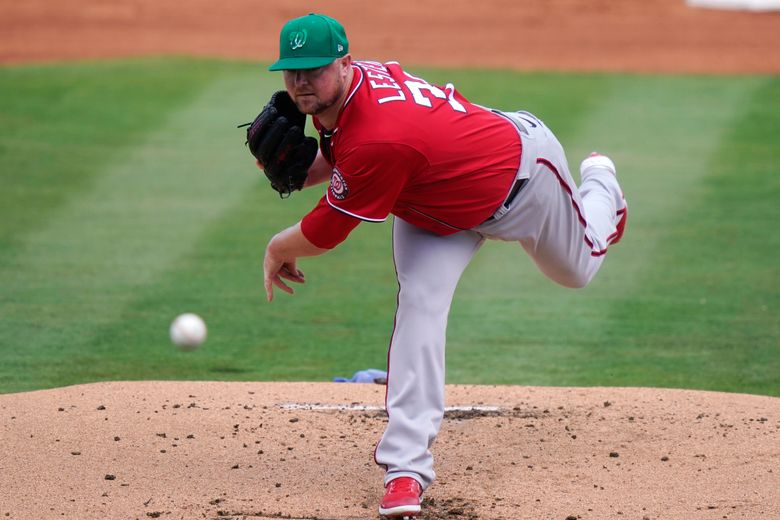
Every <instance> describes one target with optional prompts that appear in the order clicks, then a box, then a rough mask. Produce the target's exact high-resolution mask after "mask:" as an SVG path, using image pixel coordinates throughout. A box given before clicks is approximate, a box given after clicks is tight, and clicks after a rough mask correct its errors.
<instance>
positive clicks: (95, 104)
mask: <svg viewBox="0 0 780 520" xmlns="http://www.w3.org/2000/svg"><path fill="white" fill-rule="evenodd" d="M264 70H265V69H264V67H260V66H258V65H257V64H249V63H243V62H220V61H211V60H193V59H144V60H130V61H122V62H105V63H78V64H67V65H46V66H14V67H4V68H0V180H1V181H2V189H0V392H16V391H25V390H32V389H39V388H49V387H56V386H63V385H68V384H74V383H84V382H92V381H101V380H138V379H182V380H194V379H202V380H317V381H325V380H330V379H331V378H332V377H334V376H337V375H342V376H349V375H351V374H352V373H353V372H354V371H355V370H359V369H363V368H369V367H374V368H384V367H385V362H386V348H387V343H388V339H389V334H390V331H391V327H392V323H393V312H394V309H395V293H396V289H397V286H396V283H395V277H394V271H393V265H392V260H391V251H390V228H391V226H390V223H389V222H388V223H385V224H376V225H370V224H362V225H361V226H360V227H358V229H357V230H356V231H355V232H354V233H353V235H352V236H351V238H350V240H348V241H347V242H346V243H344V244H343V245H342V246H340V247H339V248H338V249H336V250H334V251H333V252H331V253H329V254H327V255H325V256H323V257H320V258H316V259H308V260H303V261H302V263H301V267H302V268H303V269H304V270H305V271H306V275H307V280H308V282H307V284H306V285H305V286H302V287H300V288H298V291H297V293H296V295H295V296H294V297H289V296H288V295H286V294H281V293H280V294H279V295H278V297H277V298H276V299H275V301H274V302H273V304H268V303H266V302H265V299H264V293H263V289H262V271H261V263H262V255H263V251H264V248H265V244H266V242H267V240H268V239H269V238H270V236H271V235H272V234H273V233H275V232H276V231H277V230H279V229H281V228H282V227H285V226H287V225H289V224H292V223H293V222H295V221H296V220H297V219H298V218H299V217H300V216H302V215H303V214H304V213H305V212H306V211H308V209H309V208H310V207H312V206H313V204H314V203H315V202H316V200H317V199H318V198H319V196H321V190H310V191H312V192H311V193H296V194H295V195H294V196H293V197H292V199H290V200H286V201H282V200H280V199H279V198H278V196H276V194H275V193H274V192H272V191H271V189H270V188H269V187H268V185H267V182H266V181H265V179H264V177H263V176H262V173H261V172H259V170H257V169H256V168H255V166H254V165H253V162H252V160H251V157H250V156H249V154H248V152H247V151H246V149H245V148H244V146H243V135H244V134H243V130H239V129H236V124H238V123H243V122H246V121H248V120H251V119H252V117H253V116H254V115H255V113H256V112H257V111H259V109H260V108H261V107H262V105H263V104H264V102H265V100H266V99H267V98H268V96H269V95H270V93H271V92H272V91H274V90H276V89H278V88H280V86H281V78H280V77H279V76H276V75H272V74H270V73H266V72H264ZM412 70H413V72H415V73H418V74H421V75H423V76H424V77H426V78H427V79H428V80H429V81H431V82H436V83H441V82H445V81H453V82H454V83H455V85H456V86H457V87H458V88H459V89H460V90H461V91H462V92H464V93H465V94H466V95H467V96H468V97H469V98H470V99H472V100H473V101H475V102H478V103H480V104H483V105H490V106H495V107H497V108H504V109H521V108H522V109H527V110H530V111H532V112H534V113H535V114H537V115H538V116H539V117H541V118H542V119H543V120H545V122H546V123H547V124H548V125H549V126H550V127H551V128H553V130H554V131H555V132H556V133H557V135H558V136H559V138H560V140H561V141H562V142H563V144H564V146H565V147H566V149H567V153H568V156H569V160H570V164H571V166H572V169H573V170H576V169H577V166H578V164H579V161H580V160H581V158H582V157H584V156H585V155H586V154H587V153H588V152H589V151H591V150H592V149H598V150H600V151H604V152H605V153H609V154H610V155H612V156H613V158H614V159H615V161H616V163H617V165H618V169H619V175H620V178H621V182H622V185H623V187H624V190H625V192H626V197H627V199H628V201H629V205H630V220H629V227H628V231H627V233H626V237H625V238H624V239H623V242H621V244H619V245H618V246H616V247H615V248H614V249H613V250H611V251H610V254H609V255H608V257H607V259H606V262H605V264H604V266H603V269H602V271H601V272H600V273H599V276H598V277H597V278H596V280H595V281H594V283H592V284H591V285H590V286H589V287H588V288H587V289H584V290H580V291H572V290H567V289H563V288H559V287H557V286H555V285H554V284H553V283H552V282H549V281H548V280H546V279H545V278H544V277H542V276H541V275H540V274H539V273H538V272H537V271H536V269H535V267H534V266H533V265H532V264H531V263H530V261H529V260H528V259H527V258H526V257H525V255H524V253H523V251H522V249H521V248H520V247H519V246H514V245H511V244H499V243H489V244H487V245H486V246H485V247H483V249H482V250H481V251H480V253H479V254H478V256H477V257H476V258H475V260H474V262H473V263H472V265H471V266H469V268H468V270H467V271H466V273H465V275H464V278H463V280H462V282H461V285H460V287H459V289H458V292H457V294H456V300H455V302H454V304H453V308H452V314H451V317H450V326H449V342H448V350H447V364H448V382H449V383H488V384H520V385H554V386H593V385H599V386H602V385H604V386H653V387H676V388H694V389H707V390H723V391H734V392H748V393H757V394H766V395H776V396H780V314H779V313H778V310H779V308H780V268H779V267H778V266H780V261H778V258H780V233H779V232H778V225H780V205H779V204H778V202H777V200H778V197H779V196H780V175H778V164H780V145H779V144H778V143H779V142H780V141H779V140H778V139H779V138H780V94H778V93H780V77H777V76H770V77H767V76H764V77H749V76H743V77H717V76H713V77H703V76H702V77H698V76H684V77H683V76H680V77H675V76H640V75H564V74H536V73H535V74H530V73H525V74H524V73H510V72H498V71H443V70H428V69H422V68H413V69H412ZM187 311H189V312H196V313H199V314H201V315H202V316H203V317H204V318H205V319H206V322H207V324H208V326H209V340H208V341H207V343H206V344H205V345H204V346H203V347H202V348H201V349H200V350H199V351H197V352H194V353H182V352H179V351H177V350H176V349H174V348H173V347H172V346H171V345H170V342H169V340H168V326H169V323H170V321H171V320H172V319H173V317H175V316H176V315H177V314H179V313H181V312H187Z"/></svg>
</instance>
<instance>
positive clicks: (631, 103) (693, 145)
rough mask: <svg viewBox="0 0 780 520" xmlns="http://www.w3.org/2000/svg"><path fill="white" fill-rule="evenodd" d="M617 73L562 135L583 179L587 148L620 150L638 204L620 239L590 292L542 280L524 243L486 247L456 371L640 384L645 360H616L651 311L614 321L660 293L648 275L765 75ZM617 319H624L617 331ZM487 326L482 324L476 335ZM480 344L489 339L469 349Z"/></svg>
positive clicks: (461, 332) (467, 304) (649, 322)
mask: <svg viewBox="0 0 780 520" xmlns="http://www.w3.org/2000/svg"><path fill="white" fill-rule="evenodd" d="M611 82H612V84H611V85H609V88H608V89H606V90H605V92H604V93H603V103H602V104H601V105H600V106H598V107H597V109H596V110H594V111H592V112H590V113H589V114H586V115H585V116H584V117H582V118H581V119H579V123H580V125H579V128H577V127H576V125H575V126H572V129H573V130H574V132H573V133H571V134H569V135H567V134H566V133H564V134H563V135H560V137H561V140H562V142H563V143H564V146H565V147H566V148H567V151H568V155H569V162H570V167H571V168H572V170H573V174H574V176H575V179H578V177H579V176H578V167H579V162H580V160H581V159H582V158H583V157H584V156H585V155H586V153H587V152H588V151H590V150H593V149H598V150H603V151H604V152H605V153H609V154H610V155H612V156H613V157H614V158H615V160H616V162H617V165H618V170H619V176H620V179H621V183H622V185H623V187H624V190H625V192H626V195H627V197H628V200H629V204H630V215H631V217H630V224H629V226H630V228H629V232H628V233H627V235H626V238H625V239H624V242H622V243H621V244H619V245H618V246H616V247H615V248H614V249H612V250H611V251H610V253H609V254H608V256H607V259H606V261H605V265H604V268H603V270H602V272H600V273H599V275H598V276H597V278H596V280H595V281H594V283H592V284H591V285H590V286H589V287H588V288H587V289H586V290H584V291H571V290H567V289H563V288H559V287H557V286H555V285H554V284H552V283H551V282H549V281H548V280H546V279H544V278H543V277H542V276H541V275H540V274H538V273H537V272H536V268H535V266H533V264H532V263H531V262H530V261H528V260H527V259H526V258H524V253H523V252H522V250H521V249H520V248H519V246H515V245H501V246H500V247H495V245H494V244H488V246H487V247H485V248H483V250H482V251H481V252H480V254H479V256H478V258H477V260H476V261H475V262H474V265H472V267H471V268H470V270H469V271H467V273H466V276H465V277H464V281H463V284H462V287H461V291H462V294H461V298H460V299H459V300H458V302H456V305H455V306H454V309H453V319H452V323H453V327H451V331H454V334H452V335H453V336H454V337H455V341H451V347H452V346H454V348H451V349H450V352H451V353H453V352H456V353H459V352H463V363H462V364H460V363H458V361H457V357H456V356H452V355H451V356H450V360H451V362H452V364H453V365H454V367H453V368H454V369H453V370H452V371H451V374H452V375H453V379H456V380H463V381H467V382H511V383H528V384H569V385H578V384H616V383H619V382H624V381H626V380H632V381H634V382H636V381H637V379H636V376H637V374H638V373H640V372H641V370H642V365H638V366H635V367H634V371H633V372H632V373H631V374H630V375H628V374H626V373H623V372H621V371H619V370H615V367H616V366H620V365H621V362H620V358H621V352H622V350H621V349H622V348H623V346H624V343H625V342H626V341H630V339H631V338H632V331H633V330H642V328H643V327H644V328H646V327H654V326H655V325H654V323H653V317H652V316H639V315H637V316H633V317H631V316H629V317H626V316H624V315H622V314H619V316H620V317H619V320H621V321H620V323H619V324H617V325H616V321H617V320H618V317H617V316H618V315H616V313H619V310H620V309H621V308H622V307H623V306H624V305H625V302H626V301H627V300H628V301H633V300H636V299H642V298H644V297H647V296H652V295H653V294H654V288H653V286H652V285H650V286H648V285H647V284H648V283H650V284H652V283H653V281H648V280H647V279H646V278H645V277H644V276H642V273H643V272H644V271H645V270H647V269H649V268H651V267H652V266H653V265H654V264H655V262H656V260H655V258H654V257H655V252H656V251H657V250H658V249H659V248H663V247H666V246H667V244H666V243H665V239H666V237H665V236H664V233H665V229H666V227H667V226H670V225H672V224H673V223H674V222H675V221H676V220H677V219H679V218H684V217H685V215H686V212H687V211H688V205H689V204H691V203H692V202H693V201H694V200H695V199H691V197H695V196H696V193H697V190H696V187H697V185H698V183H700V182H701V181H702V179H703V178H704V177H705V176H706V175H707V173H708V171H709V170H708V168H709V166H710V161H711V157H712V155H713V154H714V153H715V152H716V151H717V147H718V145H719V144H720V142H721V139H722V137H723V136H724V134H725V133H726V132H727V131H728V128H729V125H730V124H732V123H733V122H734V120H735V119H736V118H737V117H738V116H739V115H740V107H744V102H745V101H746V100H749V99H750V95H751V93H752V92H753V91H754V90H755V89H756V87H757V86H758V85H760V81H758V80H751V79H748V80H742V79H735V80H729V79H715V80H711V79H707V78H663V77H661V78H652V77H648V78H644V77H612V80H611ZM713 84H714V85H715V86H714V87H713ZM703 93H704V94H707V93H709V96H707V95H704V96H703V95H702V94H703ZM691 107H694V108H691ZM680 114H686V115H685V117H681V115H680ZM539 115H540V117H542V118H543V119H548V118H546V116H545V114H544V113H542V114H539ZM671 267H672V268H673V266H671ZM495 296H498V298H499V301H500V302H501V303H500V305H501V307H502V310H501V312H500V315H499V316H495V315H494V314H492V312H494V311H495V309H494V307H493V306H491V305H489V302H488V301H486V300H489V299H491V298H493V297H495ZM483 309H487V311H485V310H483ZM475 314H476V315H478V316H480V317H481V320H478V322H481V323H485V324H487V325H488V326H487V327H478V328H476V327H473V326H469V325H465V326H458V325H456V324H457V323H459V321H460V320H459V319H458V317H461V318H462V319H463V321H464V323H466V324H468V323H470V319H471V318H470V317H472V316H474V315H475ZM626 319H630V323H628V324H627V323H626V322H625V321H624V320H626ZM616 326H617V327H622V331H621V333H620V334H616V330H615V327H616ZM633 327H638V329H634V328H633ZM485 328H487V329H488V331H487V332H486V333H484V334H480V332H478V331H483V330H484V329H485ZM493 331H496V332H493ZM511 331H513V333H511ZM637 333H639V332H637ZM480 343H481V345H482V347H481V348H474V347H472V346H471V345H478V344H480ZM486 351H487V352H489V353H490V354H489V355H485V352H486ZM453 358H454V359H453ZM474 367H478V368H477V369H476V370H475V368H474ZM508 367H513V369H509V370H507V368H508ZM656 375H657V376H659V377H660V379H655V380H654V383H655V384H657V385H662V384H663V377H662V376H663V374H656Z"/></svg>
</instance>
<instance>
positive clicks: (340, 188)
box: [330, 168, 349, 200]
mask: <svg viewBox="0 0 780 520" xmlns="http://www.w3.org/2000/svg"><path fill="white" fill-rule="evenodd" d="M330 192H331V193H332V194H333V196H334V197H336V199H338V200H344V199H345V198H347V195H349V188H348V187H347V181H345V180H344V176H343V175H341V172H340V171H338V170H337V169H336V168H333V176H332V177H331V178H330Z"/></svg>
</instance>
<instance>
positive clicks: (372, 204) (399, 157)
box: [325, 142, 427, 222]
mask: <svg viewBox="0 0 780 520" xmlns="http://www.w3.org/2000/svg"><path fill="white" fill-rule="evenodd" d="M426 166H427V161H426V159H425V157H424V156H423V155H422V154H421V153H420V152H418V151H417V150H415V149H414V148H412V147H410V146H408V145H403V144H399V143H386V142H375V143H360V144H359V145H356V146H354V147H351V148H349V149H346V150H344V151H343V152H341V153H340V154H339V157H338V159H337V160H336V167H335V168H333V175H332V177H331V180H330V186H329V187H328V191H327V192H326V195H325V198H326V201H327V203H328V204H330V206H332V207H333V208H335V209H336V210H338V211H340V212H342V213H345V214H347V215H350V216H352V217H355V218H359V219H360V220H366V221H369V222H383V221H384V220H385V219H386V218H387V216H388V215H389V214H390V212H391V211H392V209H393V207H394V206H395V203H396V200H397V199H398V195H399V194H400V193H401V190H403V188H404V186H405V185H406V183H407V181H408V179H409V177H410V175H411V174H412V173H413V172H415V171H419V170H421V169H423V168H425V167H426Z"/></svg>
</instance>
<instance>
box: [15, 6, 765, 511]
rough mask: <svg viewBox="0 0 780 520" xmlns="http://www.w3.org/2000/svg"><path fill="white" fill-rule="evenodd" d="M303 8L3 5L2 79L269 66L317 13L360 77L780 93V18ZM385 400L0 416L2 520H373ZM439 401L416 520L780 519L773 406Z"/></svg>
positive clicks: (154, 399)
mask: <svg viewBox="0 0 780 520" xmlns="http://www.w3.org/2000/svg"><path fill="white" fill-rule="evenodd" d="M295 5H302V4H294V3H292V2H263V3H262V4H261V3H258V2H252V1H250V0H231V1H229V2H210V1H207V0H191V1H190V2H187V3H186V4H182V3H180V2H173V1H171V0H164V1H155V0H125V1H123V2H121V3H120V2H106V1H103V0H62V1H58V2H48V1H44V0H26V1H25V2H12V1H10V0H2V1H0V63H22V62H31V61H35V62H42V61H58V60H63V59H65V60H67V59H96V58H109V57H125V56H143V55H158V54H185V55H197V56H218V57H231V58H239V59H251V60H265V61H269V60H271V59H273V58H274V57H275V53H276V42H277V34H278V30H279V27H280V25H281V24H282V23H283V22H284V21H285V20H286V19H288V18H291V17H293V16H298V15H300V14H303V13H305V12H307V11H309V10H311V11H323V12H327V13H328V14H331V15H333V16H335V17H337V18H339V19H340V20H341V21H342V22H344V24H345V26H346V27H347V30H348V34H349V36H350V40H351V42H352V51H353V54H354V55H355V56H356V57H358V58H369V59H377V60H390V59H394V60H399V61H401V62H402V63H404V64H426V65H439V66H472V67H506V68H512V69H520V70H567V71H630V72H687V73H689V72H693V73H768V74H777V73H778V72H780V13H765V14H756V13H744V12H726V11H707V10H701V9H691V8H688V7H686V6H685V5H684V3H683V2H682V1H677V0H652V1H650V0H621V1H620V2H617V1H610V0H549V1H546V2H517V1H513V0H485V1H482V2H479V3H478V5H477V4H474V3H471V2H457V1H452V0H449V1H446V2H445V1H443V0H432V1H428V2H411V1H408V0H405V1H398V2H392V3H390V2H376V3H372V4H370V7H367V6H366V4H364V3H362V2H357V1H354V0H353V1H347V0H335V1H329V2H325V1H317V2H308V3H306V4H305V7H304V8H298V7H296V6H295ZM258 9H260V10H261V11H262V12H258ZM383 396H384V388H383V387H380V386H376V385H351V384H340V385H338V384H326V383H316V384H307V383H194V382H181V383H173V382H169V383H159V382H145V383H100V384H92V385H83V386H74V387H67V388H62V389H55V390H45V391H38V392H29V393H23V394H7V395H0V425H1V426H0V432H1V434H0V439H2V444H3V447H2V452H0V518H11V519H41V518H79V519H92V518H94V519H105V518H112V519H113V518H137V519H145V518H171V519H172V518H181V519H193V518H210V519H228V518H232V519H242V518H247V519H251V518H257V519H261V518H293V519H295V518H306V519H339V520H344V519H366V518H376V517H377V514H376V507H377V504H378V501H379V499H380V497H381V493H382V488H381V478H382V473H381V470H380V469H379V468H378V467H377V466H375V465H374V463H373V460H372V453H373V448H374V445H375V443H376V441H377V440H378V438H379V436H380V435H381V432H382V430H383V428H384V423H385V420H386V419H385V415H384V413H383V412H382V411H381V405H382V402H383ZM447 398H448V404H449V405H451V406H455V405H459V406H461V407H465V408H466V409H465V410H463V409H462V410H460V411H458V412H452V413H449V414H448V415H447V417H446V418H445V421H444V424H443V427H442V430H441V435H440V437H439V439H438V440H437V442H436V444H435V445H434V452H435V455H436V457H437V471H438V475H439V478H438V480H437V481H436V482H435V483H434V484H433V486H431V488H430V489H429V492H428V493H427V495H426V502H425V508H424V514H423V516H422V517H421V518H423V519H453V518H462V519H506V520H510V519H526V518H527V519H556V520H567V519H596V520H600V519H624V518H625V519H637V520H644V519H653V520H656V519H697V520H698V519H707V520H709V519H713V520H714V519H724V518H726V519H738V518H739V519H750V520H754V519H760V518H780V492H778V490H779V489H780V469H778V468H780V399H778V398H770V397H760V396H749V395H740V394H723V393H711V392H692V391H682V390H657V389H626V388H589V389H579V388H533V387H474V386H449V387H448V388H447ZM313 404H320V405H323V404H326V405H339V406H337V407H336V408H335V409H334V408H333V407H322V408H325V409H310V408H311V407H310V406H309V405H313ZM290 405H298V406H290ZM472 406H494V407H497V409H496V410H492V409H491V411H484V410H482V411H480V410H471V411H470V410H468V408H469V407H472ZM366 407H369V408H366ZM377 408H379V409H377Z"/></svg>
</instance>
